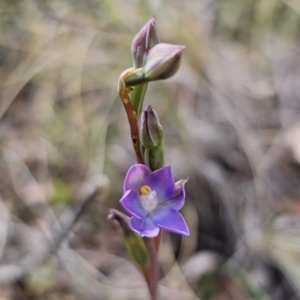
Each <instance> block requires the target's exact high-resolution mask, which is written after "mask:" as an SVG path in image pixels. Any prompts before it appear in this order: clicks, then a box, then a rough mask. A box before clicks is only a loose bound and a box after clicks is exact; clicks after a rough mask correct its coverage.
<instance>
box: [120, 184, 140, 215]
mask: <svg viewBox="0 0 300 300" xmlns="http://www.w3.org/2000/svg"><path fill="white" fill-rule="evenodd" d="M120 203H121V205H122V206H123V207H124V208H125V209H126V210H127V211H128V212H129V213H130V214H132V215H133V216H135V217H137V218H144V217H145V215H146V213H145V210H144V209H143V207H142V205H141V203H140V201H139V198H138V194H137V193H136V192H135V191H133V190H129V191H127V192H125V194H124V195H123V197H122V199H121V200H120Z"/></svg>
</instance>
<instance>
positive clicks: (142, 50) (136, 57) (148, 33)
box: [131, 17, 159, 68]
mask: <svg viewBox="0 0 300 300" xmlns="http://www.w3.org/2000/svg"><path fill="white" fill-rule="evenodd" d="M158 43H159V39H158V35H157V31H156V24H155V18H154V17H152V18H151V19H150V20H149V21H148V23H146V24H145V25H144V26H143V28H142V29H141V30H140V31H139V33H138V34H137V35H136V36H135V38H134V39H133V41H132V44H131V52H132V56H133V65H134V67H135V68H140V67H142V66H143V65H144V63H145V60H146V57H147V54H148V52H149V50H150V49H151V48H152V47H153V46H155V45H156V44H158Z"/></svg>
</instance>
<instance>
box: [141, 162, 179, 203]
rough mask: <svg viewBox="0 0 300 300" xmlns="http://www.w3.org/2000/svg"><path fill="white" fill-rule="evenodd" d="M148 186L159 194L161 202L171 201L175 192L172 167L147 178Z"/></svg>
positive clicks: (164, 168) (162, 169)
mask: <svg viewBox="0 0 300 300" xmlns="http://www.w3.org/2000/svg"><path fill="white" fill-rule="evenodd" d="M146 184H147V185H149V186H150V187H151V189H152V190H154V191H155V192H156V193H157V198H158V200H159V201H165V200H169V199H171V197H172V195H173V191H174V178H173V174H172V171H171V167H170V166H166V167H163V168H161V169H159V170H156V171H154V172H153V173H151V174H150V175H149V176H148V177H147V178H146Z"/></svg>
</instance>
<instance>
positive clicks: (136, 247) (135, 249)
mask: <svg viewBox="0 0 300 300" xmlns="http://www.w3.org/2000/svg"><path fill="white" fill-rule="evenodd" d="M108 218H109V219H111V220H113V221H114V222H115V223H116V224H117V225H119V226H120V227H121V228H122V231H123V236H124V240H125V246H126V248H127V251H128V253H129V255H130V256H131V258H132V260H133V261H134V262H135V263H137V264H138V265H139V266H140V267H142V268H146V267H147V266H148V265H149V254H148V251H147V249H146V247H145V244H144V241H143V239H142V238H141V236H139V235H138V234H136V233H135V232H134V231H132V229H131V228H130V226H129V217H127V216H126V215H124V214H123V213H121V212H120V211H118V210H116V209H113V208H111V209H110V213H109V215H108Z"/></svg>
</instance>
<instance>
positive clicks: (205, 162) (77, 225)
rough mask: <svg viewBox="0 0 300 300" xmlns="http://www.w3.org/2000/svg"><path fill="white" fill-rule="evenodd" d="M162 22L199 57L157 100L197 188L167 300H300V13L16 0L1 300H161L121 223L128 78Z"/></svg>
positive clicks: (4, 69)
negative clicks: (140, 46) (146, 36)
mask: <svg viewBox="0 0 300 300" xmlns="http://www.w3.org/2000/svg"><path fill="white" fill-rule="evenodd" d="M153 15H155V17H156V23H157V29H158V33H159V37H160V40H161V41H163V42H168V43H174V44H183V45H186V49H185V50H184V57H183V62H182V66H181V69H180V70H179V72H178V73H177V74H176V75H175V76H174V77H173V78H171V79H170V80H166V81H160V82H155V83H151V84H149V86H148V92H147V95H146V99H145V104H151V105H152V106H153V107H154V108H155V109H156V111H157V112H158V115H159V117H160V120H161V123H162V125H163V128H164V133H165V135H164V141H165V142H164V144H165V159H166V164H170V165H172V168H173V172H174V176H175V179H176V180H178V179H181V178H186V177H189V182H188V184H186V191H187V199H186V206H185V207H184V209H183V210H182V213H183V215H184V216H185V218H186V220H187V223H188V225H189V228H190V232H191V235H190V236H189V237H184V238H182V237H180V236H178V235H170V234H165V235H164V240H163V244H162V248H161V252H160V260H161V280H160V293H161V297H162V299H171V300H173V299H188V300H189V299H202V300H216V299H218V300H223V299H224V300H227V299H233V300H244V299H245V300H246V299H247V300H248V299H249V300H251V299H253V300H258V299H260V300H262V299H263V300H296V299H300V294H299V287H300V239H299V234H300V184H299V183H300V118H299V117H300V51H299V49H300V48H299V45H300V40H299V37H300V2H299V1H298V0H244V1H238V0H222V1H221V0H198V1H196V0H189V1H178V0H174V1H162V0H153V1H139V0H127V1H121V0H110V1H108V0H86V1H75V0H69V1H67V0H42V1H41V0H14V1H9V0H1V2H0V26H1V27H0V28H1V30H0V118H1V119H0V146H1V148H0V200H1V201H0V258H1V264H0V285H1V288H0V299H18V300H19V299H20V300H22V299H49V300H50V299H51V300H54V299H62V300H64V299H68V300H73V299H87V300H88V299H91V300H93V299H122V300H123V299H139V300H140V299H148V294H147V290H146V287H145V284H144V282H143V279H142V278H141V276H140V274H139V272H138V271H137V269H136V268H135V267H134V265H133V264H132V263H131V262H130V260H129V258H128V255H127V253H126V250H125V247H124V243H123V240H122V234H121V232H120V230H119V228H117V226H115V225H114V224H112V223H111V222H110V221H109V220H107V215H108V212H109V208H110V207H115V208H119V209H120V206H119V199H120V197H121V195H122V184H123V179H124V175H125V174H126V172H127V170H128V168H129V167H130V166H131V165H132V164H133V163H134V162H135V157H134V152H133V149H132V146H131V141H130V138H129V126H128V125H127V120H126V115H125V112H124V110H123V107H122V105H121V102H120V100H119V99H118V97H117V88H116V87H117V80H118V78H119V75H120V73H121V72H122V71H123V70H124V69H127V68H129V67H131V66H132V58H131V53H130V45H131V41H132V39H133V37H134V36H135V34H136V33H137V32H138V31H139V30H140V28H141V27H142V26H143V25H144V23H146V22H147V21H148V19H149V18H150V17H151V16H153Z"/></svg>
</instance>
